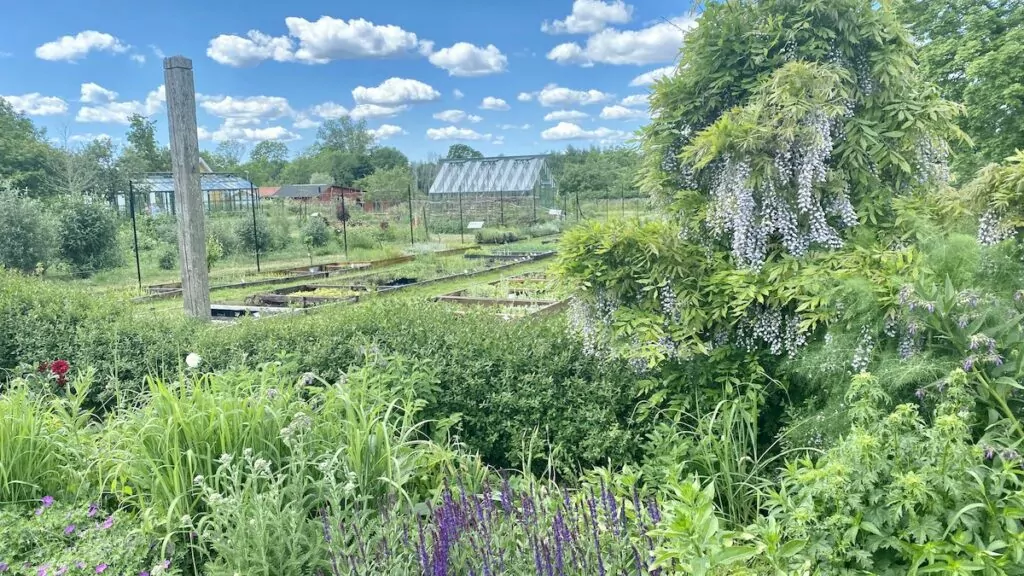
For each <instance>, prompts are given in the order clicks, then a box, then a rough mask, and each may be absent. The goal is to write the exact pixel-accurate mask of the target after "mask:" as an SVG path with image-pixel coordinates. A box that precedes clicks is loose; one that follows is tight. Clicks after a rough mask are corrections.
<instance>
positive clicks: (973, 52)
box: [897, 0, 1024, 177]
mask: <svg viewBox="0 0 1024 576" xmlns="http://www.w3.org/2000/svg"><path fill="white" fill-rule="evenodd" d="M897 6H898V7H899V10H900V14H901V16H902V17H903V19H904V21H905V22H906V23H907V25H908V27H909V28H910V31H911V33H912V34H913V36H914V39H915V41H917V42H918V43H919V44H920V46H919V48H918V56H919V58H920V61H921V69H922V72H923V73H924V74H925V75H926V77H927V78H928V79H929V80H931V81H932V82H935V83H936V84H938V85H939V87H940V88H941V90H942V95H943V96H944V97H945V98H947V99H949V100H953V101H955V102H961V103H963V104H964V106H965V107H966V115H965V116H964V118H962V119H961V122H960V125H961V127H962V128H963V129H964V131H966V132H967V134H968V135H970V137H971V139H972V140H973V146H967V145H962V146H960V147H958V149H957V152H958V153H957V155H956V157H955V162H954V167H955V168H956V171H957V173H958V174H959V175H961V176H964V177H969V176H970V175H971V174H973V173H974V172H975V171H976V170H977V169H978V168H980V167H981V166H983V165H985V164H987V163H990V162H1000V161H1002V160H1003V159H1004V158H1007V157H1008V156H1010V155H1012V154H1013V153H1014V151H1015V150H1018V149H1024V67H1022V66H1021V62H1024V3H1022V2H1019V1H1017V0H948V1H945V2H932V1H929V0H903V1H902V2H900V3H899V4H897Z"/></svg>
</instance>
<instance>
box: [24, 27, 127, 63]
mask: <svg viewBox="0 0 1024 576" xmlns="http://www.w3.org/2000/svg"><path fill="white" fill-rule="evenodd" d="M129 48H130V46H128V45H127V44H124V43H123V42H121V41H120V40H118V39H117V37H115V36H112V35H110V34H107V33H105V32H97V31H96V30H85V31H83V32H79V33H78V34H75V35H74V36H61V37H60V38H58V39H56V40H54V41H52V42H47V43H45V44H43V45H42V46H39V47H38V48H36V58H40V59H42V60H51V61H61V60H63V61H65V62H74V61H76V60H81V59H82V58H85V57H86V56H87V55H88V54H89V52H113V53H115V54H120V53H122V52H127V51H128V49H129Z"/></svg>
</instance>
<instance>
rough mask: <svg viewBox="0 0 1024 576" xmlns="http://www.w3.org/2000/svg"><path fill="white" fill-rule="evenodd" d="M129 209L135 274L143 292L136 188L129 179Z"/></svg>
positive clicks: (140, 290)
mask: <svg viewBox="0 0 1024 576" xmlns="http://www.w3.org/2000/svg"><path fill="white" fill-rule="evenodd" d="M128 209H129V210H131V212H132V241H133V243H134V244H135V275H136V276H138V278H139V292H142V266H141V265H140V264H139V231H138V228H137V227H136V224H135V189H134V188H133V187H132V181H131V180H130V179H129V180H128Z"/></svg>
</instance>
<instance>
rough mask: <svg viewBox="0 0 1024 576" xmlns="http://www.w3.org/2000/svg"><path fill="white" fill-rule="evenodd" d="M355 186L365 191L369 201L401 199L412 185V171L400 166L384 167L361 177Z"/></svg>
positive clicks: (406, 195) (406, 194)
mask: <svg viewBox="0 0 1024 576" xmlns="http://www.w3.org/2000/svg"><path fill="white" fill-rule="evenodd" d="M355 186H356V188H359V189H360V190H363V191H365V192H366V200H367V201H370V202H374V201H377V200H384V201H395V200H403V199H405V198H407V197H408V194H409V187H410V186H412V173H411V172H410V171H409V169H408V168H405V167H402V166H394V167H392V168H385V169H383V170H377V171H375V172H374V173H373V174H370V175H369V176H366V177H364V178H361V179H360V180H358V181H357V182H356V183H355Z"/></svg>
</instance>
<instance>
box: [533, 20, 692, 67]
mask: <svg viewBox="0 0 1024 576" xmlns="http://www.w3.org/2000/svg"><path fill="white" fill-rule="evenodd" d="M694 24H695V21H694V20H693V19H692V18H674V19H673V20H671V21H669V22H659V23H657V24H654V25H652V26H649V27H647V28H643V29H641V30H617V29H614V28H606V29H604V30H601V31H600V32H598V33H596V34H594V35H593V36H591V37H589V38H587V42H586V45H584V46H580V45H579V44H577V43H575V42H569V43H566V44H559V45H558V46H555V47H554V48H552V49H551V51H550V52H548V56H547V57H548V60H554V61H555V62H558V63H559V64H579V65H582V66H592V65H594V64H595V63H597V64H617V65H624V64H632V65H645V64H654V63H657V62H670V61H672V60H673V59H674V58H675V57H676V55H677V54H678V53H679V48H680V47H681V46H682V43H683V38H684V37H685V36H686V31H687V30H689V29H690V28H692V27H693V26H694Z"/></svg>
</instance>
